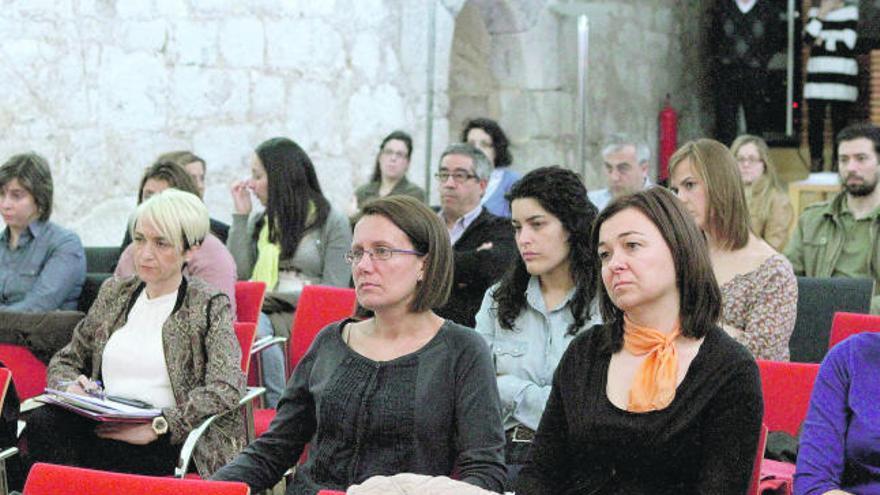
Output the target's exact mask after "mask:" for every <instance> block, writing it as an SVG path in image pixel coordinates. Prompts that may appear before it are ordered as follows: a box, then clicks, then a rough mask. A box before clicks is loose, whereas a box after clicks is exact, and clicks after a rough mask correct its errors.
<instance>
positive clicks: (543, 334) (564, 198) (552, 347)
mask: <svg viewBox="0 0 880 495" xmlns="http://www.w3.org/2000/svg"><path fill="white" fill-rule="evenodd" d="M507 198H508V200H509V201H510V205H511V207H510V208H511V212H512V218H511V219H512V222H513V228H514V230H515V231H516V246H517V248H518V249H519V256H518V257H517V258H516V260H515V261H514V263H513V269H512V270H508V271H507V273H506V274H505V275H504V277H503V278H502V279H501V281H500V282H499V283H498V284H496V285H494V286H493V287H491V288H489V290H488V291H486V295H485V296H484V297H483V304H482V306H481V307H480V311H479V312H478V313H477V324H476V326H475V329H476V330H477V332H479V333H480V334H481V335H482V336H483V338H485V339H486V342H487V343H488V344H489V348H490V349H491V350H492V352H493V355H494V357H495V373H496V375H497V377H496V379H497V381H498V392H499V393H500V395H501V404H502V411H503V412H502V414H503V416H502V419H503V421H504V429H505V432H506V436H507V446H506V452H505V460H506V462H507V465H508V469H509V473H508V474H509V478H510V479H508V483H511V484H512V483H513V481H514V478H515V475H516V472H517V471H518V469H519V467H520V466H521V465H522V464H524V463H525V462H526V459H527V458H528V454H529V448H530V447H531V442H532V439H533V437H534V435H535V430H537V429H538V422H539V421H540V420H541V414H542V413H543V412H544V406H545V404H546V403H547V397H548V396H549V395H550V383H551V380H552V378H553V372H554V371H555V370H556V364H557V363H558V362H559V359H560V358H561V357H562V354H563V353H564V352H565V349H567V348H568V344H569V343H570V342H571V341H572V339H573V338H574V337H575V336H576V335H578V334H579V333H580V332H581V331H583V330H586V329H588V328H590V327H591V326H593V325H595V324H598V323H601V318H599V317H598V310H592V311H591V309H592V308H591V306H593V302H594V296H595V292H596V286H595V283H594V281H595V280H596V271H595V269H594V267H593V258H594V257H595V249H593V248H592V247H591V244H590V226H591V225H592V223H593V220H594V219H595V218H596V214H597V213H598V212H597V211H596V207H595V206H593V204H592V203H590V200H589V199H588V198H587V189H586V188H585V187H584V185H583V182H581V180H580V177H578V175H577V174H575V173H574V172H572V171H570V170H566V169H563V168H560V167H543V168H538V169H535V170H533V171H531V172H529V173H528V174H526V175H525V176H524V177H523V178H522V179H520V180H519V181H518V182H517V183H516V184H514V185H513V188H512V189H511V190H510V192H508V193H507Z"/></svg>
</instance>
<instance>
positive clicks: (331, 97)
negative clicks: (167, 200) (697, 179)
mask: <svg viewBox="0 0 880 495" xmlns="http://www.w3.org/2000/svg"><path fill="white" fill-rule="evenodd" d="M561 4H576V5H578V6H581V7H583V8H584V9H586V10H587V11H588V14H589V15H590V17H591V22H592V26H593V33H594V37H593V38H592V44H591V50H592V51H591V54H590V68H591V79H590V87H589V92H590V100H589V103H588V105H589V112H590V113H589V115H590V126H589V129H588V130H589V134H588V136H589V139H590V145H591V150H592V152H591V154H590V157H591V158H595V148H596V146H597V145H598V144H597V143H598V142H599V141H600V140H601V138H602V136H603V135H604V133H606V132H609V131H612V130H627V131H631V132H636V133H638V134H640V135H642V136H644V137H645V138H647V139H650V140H651V142H654V141H655V140H656V137H655V136H656V113H657V111H658V110H659V106H660V102H661V100H662V96H663V95H664V94H665V93H667V92H671V93H673V94H674V95H675V97H676V98H675V102H676V104H677V105H678V106H679V108H680V109H682V111H683V114H682V116H683V124H682V134H683V135H684V136H686V137H687V136H694V135H699V134H700V133H701V129H702V128H703V127H704V125H705V122H703V120H704V118H703V117H702V115H703V112H701V108H702V107H701V105H702V103H701V101H702V97H701V96H700V95H699V94H698V93H699V92H698V88H699V81H698V73H699V71H698V70H695V69H694V68H695V66H696V64H697V63H698V59H697V57H698V48H697V47H695V46H696V45H694V44H693V43H692V41H693V40H692V38H693V37H694V36H697V37H698V36H699V32H700V29H701V28H700V25H699V16H695V15H694V12H697V13H699V11H700V9H702V7H699V4H700V2H697V1H696V0H690V1H687V2H676V1H673V0H638V1H633V2H618V1H586V0H585V1H581V2H576V1H572V2H562V1H542V0H469V1H468V2H465V1H463V0H438V1H437V3H436V4H433V5H431V4H429V3H428V2H424V1H423V0H385V1H382V0H318V1H306V0H252V1H248V2H239V1H235V0H7V1H5V2H3V8H2V9H0V81H2V83H0V84H2V86H0V87H2V91H0V126H2V129H3V130H4V132H3V135H2V136H0V159H5V157H8V156H9V155H11V154H13V153H16V152H21V151H26V150H34V151H37V152H39V153H41V154H43V155H44V156H46V157H47V158H48V159H49V161H50V163H51V165H52V170H53V175H54V179H55V191H56V195H55V202H56V205H55V207H56V209H55V211H56V213H55V214H54V216H53V219H54V220H55V221H57V222H58V223H61V224H64V225H67V226H70V227H72V228H73V229H74V230H76V231H77V232H78V233H79V234H80V235H81V236H82V238H83V242H84V243H85V244H86V245H115V244H117V243H118V242H120V241H121V239H122V234H123V229H124V225H125V222H126V219H127V217H128V215H129V213H130V212H131V211H132V209H133V208H134V204H135V192H136V191H135V189H136V187H137V183H138V181H139V178H140V174H141V171H142V170H143V168H144V167H145V166H147V165H148V164H149V163H150V162H151V161H152V160H153V159H154V158H155V157H156V156H157V155H158V154H159V153H161V152H164V151H168V150H172V149H192V150H194V151H195V152H196V153H197V154H199V155H202V156H204V157H205V158H206V160H207V162H208V178H207V183H208V184H207V186H208V187H207V193H206V202H207V203H208V206H209V208H210V210H211V211H212V214H213V215H214V216H215V217H217V218H220V219H228V218H229V215H230V212H231V200H230V198H229V194H228V188H229V184H230V183H231V182H232V181H233V180H235V179H239V178H242V177H245V176H247V175H248V173H249V170H248V166H247V160H248V157H249V155H250V153H251V150H253V148H254V147H255V146H256V145H257V144H259V143H260V142H261V141H263V140H264V139H267V138H269V137H272V136H276V135H286V136H289V137H291V138H293V139H294V140H296V141H297V142H299V143H300V144H301V145H302V146H303V147H304V148H305V149H306V151H307V152H308V153H309V155H310V156H311V157H312V159H313V161H314V162H315V164H316V167H317V169H318V174H319V178H320V180H321V183H322V185H323V187H324V189H325V193H326V194H327V195H328V196H329V197H330V198H331V200H332V201H333V203H334V204H336V205H337V206H338V207H340V208H342V209H346V208H348V206H349V203H350V197H351V193H352V191H353V189H354V188H355V187H356V186H357V185H359V184H361V183H362V182H364V181H365V180H366V179H367V178H368V176H369V174H370V172H371V169H372V166H373V160H374V157H375V152H376V148H377V146H378V143H379V140H380V139H381V138H382V136H384V135H385V134H386V133H388V132H389V131H391V130H393V129H396V128H402V129H404V130H407V131H408V132H410V133H411V134H412V135H413V137H414V139H415V152H414V156H413V160H412V164H411V169H410V178H411V179H412V180H414V181H416V182H417V183H419V184H424V183H425V175H426V171H425V162H426V157H425V145H426V142H427V139H426V129H427V125H426V124H427V111H426V104H427V103H426V102H427V89H426V88H427V81H428V80H427V74H428V62H427V60H428V57H427V54H428V47H429V46H430V43H429V38H428V33H429V9H430V8H436V10H435V14H436V38H435V40H434V47H435V54H436V66H435V68H434V71H433V78H434V79H433V82H434V86H435V94H434V107H433V108H434V112H433V121H432V124H433V134H432V142H433V147H432V153H431V157H430V159H428V162H429V163H435V161H436V157H437V156H438V155H439V153H440V151H441V150H442V148H443V147H444V146H445V145H446V144H447V143H448V141H449V139H450V137H452V138H454V137H455V136H456V135H457V134H458V132H459V129H460V125H461V120H462V119H463V118H464V117H465V116H467V115H466V113H467V112H466V111H463V109H462V107H461V105H460V104H459V103H456V104H452V103H451V102H460V101H461V100H457V99H456V98H457V96H460V95H461V91H460V89H461V88H462V87H467V84H461V83H462V82H463V80H462V79H461V78H460V77H458V76H459V73H458V71H457V68H458V67H461V65H460V64H459V63H458V62H457V61H456V60H457V57H455V56H453V55H452V54H453V46H454V45H455V38H456V32H457V25H456V19H457V18H458V16H459V13H460V12H462V11H464V12H465V13H466V14H467V12H468V10H470V11H471V13H470V14H469V15H466V16H462V19H466V20H467V22H469V23H470V24H469V25H470V28H469V31H468V29H464V31H465V32H473V31H474V30H475V29H476V30H478V31H479V30H480V29H482V30H483V33H484V38H483V39H482V41H481V43H482V45H480V46H482V47H484V48H485V49H486V52H485V53H483V54H482V56H483V57H484V59H485V60H487V64H488V65H482V66H477V67H476V69H477V70H479V71H482V73H483V76H486V77H488V78H489V79H491V80H492V85H491V86H490V87H488V90H487V91H486V92H485V96H486V98H487V101H492V102H493V103H492V104H491V105H490V106H487V107H486V108H485V110H486V111H487V112H488V113H489V114H490V115H491V116H494V117H497V118H499V119H500V120H501V122H502V125H503V126H504V127H505V128H506V129H507V130H508V132H509V133H510V134H511V137H512V138H513V140H514V153H515V156H516V167H517V168H519V169H521V170H523V171H525V170H528V169H530V168H533V167H535V166H540V165H546V164H550V163H560V164H564V165H567V166H571V167H573V168H576V164H574V163H573V152H572V151H571V150H572V145H573V143H574V124H573V122H574V114H573V106H574V94H575V92H576V77H575V74H576V70H575V68H576V66H575V63H574V60H575V58H574V52H573V50H575V47H576V45H575V35H574V21H573V20H572V19H568V18H564V17H561V16H560V15H559V14H558V13H557V11H558V9H556V7H557V6H558V5H561ZM695 19H696V20H695ZM480 22H482V25H483V26H484V27H482V28H481V27H480V24H479V23H480ZM459 31H461V29H459ZM695 33H696V34H695ZM451 71H452V73H453V74H452V76H450V72H451ZM456 85H457V86H456ZM456 88H459V89H458V90H457V89H456ZM457 91H458V92H457ZM480 91H483V90H482V89H481V90H480ZM478 92H479V91H478ZM481 111H482V109H481ZM589 170H591V171H594V172H598V168H597V166H596V165H593V164H592V163H591V164H590V167H589ZM586 179H587V181H588V184H589V185H590V186H594V185H596V184H598V183H599V182H601V181H600V179H599V178H598V175H597V174H596V173H590V174H588V176H587V177H586ZM432 189H436V188H432ZM434 193H435V194H436V191H434Z"/></svg>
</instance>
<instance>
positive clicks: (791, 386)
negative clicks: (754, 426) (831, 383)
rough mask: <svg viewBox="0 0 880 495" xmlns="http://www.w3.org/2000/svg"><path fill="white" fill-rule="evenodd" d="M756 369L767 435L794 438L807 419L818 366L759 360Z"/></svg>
mask: <svg viewBox="0 0 880 495" xmlns="http://www.w3.org/2000/svg"><path fill="white" fill-rule="evenodd" d="M758 369H759V370H760V372H761V388H762V390H763V392H764V424H765V425H767V427H768V428H769V429H770V431H785V432H788V433H789V434H790V435H793V436H797V433H798V430H799V429H800V427H801V423H803V421H804V418H806V417H807V409H808V408H809V406H810V394H812V393H813V383H814V382H815V381H816V374H817V373H818V372H819V365H818V364H815V363H783V362H779V361H763V360H760V359H759V360H758Z"/></svg>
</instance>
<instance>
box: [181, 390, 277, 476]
mask: <svg viewBox="0 0 880 495" xmlns="http://www.w3.org/2000/svg"><path fill="white" fill-rule="evenodd" d="M265 392H266V389H265V388H263V387H248V389H247V391H246V392H245V394H244V396H242V398H241V399H239V401H238V407H237V408H235V409H230V410H229V411H224V412H222V413H219V414H214V415H212V416H209V417H208V418H206V419H205V420H204V421H202V424H200V425H199V426H197V427H196V428H194V429H193V430H192V431H191V432H189V435H187V436H186V440H184V442H183V446H182V447H181V448H180V457H179V458H178V460H177V466H176V467H175V468H174V477H176V478H183V477H185V476H186V473H187V471H189V463H190V461H191V460H192V455H193V452H194V451H195V449H196V444H198V443H199V440H201V438H202V435H204V434H205V431H207V430H208V428H209V427H210V426H211V424H212V423H213V422H214V421H215V420H216V419H217V418H219V417H221V416H224V415H226V414H229V413H231V412H233V411H240V410H241V409H242V408H243V409H244V411H245V428H246V430H247V433H246V438H247V441H248V442H250V441H251V440H252V439H253V438H254V432H253V430H254V416H253V414H254V413H253V402H254V400H256V399H257V398H258V397H260V396H261V395H263V394H264V393H265Z"/></svg>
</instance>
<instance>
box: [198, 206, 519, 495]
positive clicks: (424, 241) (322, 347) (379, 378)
mask: <svg viewBox="0 0 880 495" xmlns="http://www.w3.org/2000/svg"><path fill="white" fill-rule="evenodd" d="M346 259H347V260H348V262H349V263H351V273H352V276H353V277H354V283H355V290H356V291H357V300H358V305H359V311H358V312H359V314H360V315H361V316H362V317H363V318H364V319H362V320H360V321H358V320H354V319H346V320H343V321H340V322H337V323H333V324H331V325H330V326H328V327H327V328H325V329H324V330H322V331H321V332H320V333H319V334H318V336H317V337H316V338H315V341H314V342H313V343H312V346H311V348H310V349H309V351H308V352H307V353H306V355H305V357H304V358H303V360H302V361H301V362H300V364H299V366H297V368H296V370H295V372H294V374H293V378H292V379H291V380H290V382H289V383H288V385H287V388H286V389H285V391H284V395H283V396H282V398H281V401H280V402H279V403H278V413H277V416H276V417H275V420H274V421H273V422H272V425H271V426H270V428H269V430H268V431H267V432H266V433H264V434H263V435H262V436H260V438H258V439H257V440H256V441H255V442H254V443H252V444H251V445H249V446H248V447H247V448H245V449H244V451H243V452H242V453H241V455H239V456H238V457H237V458H236V459H235V460H234V461H233V462H232V463H231V464H229V465H227V466H226V467H224V468H223V469H221V470H220V471H219V472H218V473H217V474H216V475H215V476H214V479H218V480H231V481H243V482H245V483H247V484H248V485H250V487H251V489H252V490H254V491H259V490H264V489H267V488H269V487H271V486H274V485H275V483H277V482H278V480H280V479H281V477H282V476H283V474H284V473H285V471H287V469H289V468H290V467H292V466H293V465H295V464H296V462H297V460H298V459H299V457H300V455H301V454H302V452H303V450H304V448H305V446H306V444H308V459H307V460H306V462H305V463H304V464H302V465H300V466H297V468H296V471H295V473H294V476H293V481H292V482H291V483H290V484H289V485H288V487H287V492H286V494H287V495H301V494H302V495H304V494H314V493H315V492H317V491H319V490H321V489H334V490H345V489H346V488H347V487H348V486H350V485H352V484H356V483H361V482H363V481H365V480H366V479H368V478H370V477H372V476H379V475H393V474H397V473H415V474H422V475H431V476H448V475H450V474H451V473H452V472H455V473H456V475H457V477H458V479H459V480H461V481H464V482H466V483H470V484H472V485H475V486H478V487H481V488H485V489H488V490H493V491H500V490H501V488H502V486H503V483H504V476H505V474H504V452H503V449H504V432H503V430H502V428H501V407H500V404H499V400H498V390H497V388H496V386H495V371H494V369H493V367H492V358H491V355H490V353H489V350H488V348H487V346H486V344H485V342H484V341H483V340H482V338H480V336H479V335H477V334H476V333H475V332H473V331H472V330H471V329H469V328H466V327H463V326H461V325H457V324H455V323H453V322H451V321H449V320H444V319H442V318H440V317H438V316H437V315H436V314H435V313H434V312H433V308H437V307H439V306H442V305H443V303H444V302H445V301H446V298H447V297H448V295H449V292H450V290H451V288H452V259H453V252H452V247H451V245H450V243H449V234H448V233H447V231H446V227H445V226H444V225H443V223H442V222H441V221H440V218H439V217H438V216H437V214H436V213H434V212H433V211H431V210H430V209H429V208H428V207H427V206H425V205H424V204H422V203H421V202H419V201H418V200H416V199H414V198H411V197H408V196H390V197H388V198H381V199H377V200H374V201H371V202H369V203H367V204H366V205H364V208H363V210H362V212H361V215H360V216H359V218H358V220H357V223H356V225H355V229H354V238H353V241H352V244H351V251H350V252H349V253H348V255H347V256H346Z"/></svg>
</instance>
